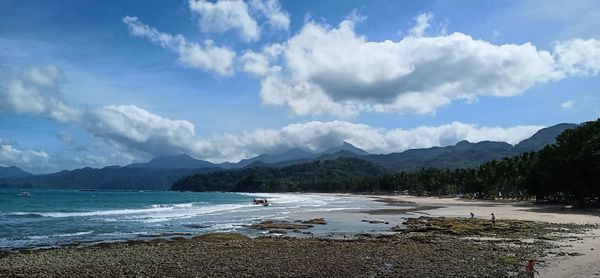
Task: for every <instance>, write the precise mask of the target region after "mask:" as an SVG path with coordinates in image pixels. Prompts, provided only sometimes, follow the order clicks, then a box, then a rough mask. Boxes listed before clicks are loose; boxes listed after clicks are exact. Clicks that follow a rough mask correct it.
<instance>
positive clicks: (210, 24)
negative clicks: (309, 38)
mask: <svg viewBox="0 0 600 278" xmlns="http://www.w3.org/2000/svg"><path fill="white" fill-rule="evenodd" d="M188 6H189V8H190V11H192V13H193V14H195V15H197V16H198V26H199V27H200V30H202V31H204V32H216V33H223V32H226V31H229V30H236V31H237V32H238V33H239V35H240V37H241V38H242V39H243V40H244V41H246V42H251V41H257V40H259V39H260V36H261V27H260V26H259V24H258V22H257V21H256V19H255V17H256V16H261V17H263V18H265V19H266V22H267V23H268V24H269V26H271V27H272V28H273V29H280V30H287V29H288V28H289V26H290V16H289V14H288V13H287V12H285V11H284V10H282V9H281V5H280V4H279V1H278V0H251V1H249V2H245V1H242V0H218V1H216V2H209V1H206V0H189V1H188Z"/></svg>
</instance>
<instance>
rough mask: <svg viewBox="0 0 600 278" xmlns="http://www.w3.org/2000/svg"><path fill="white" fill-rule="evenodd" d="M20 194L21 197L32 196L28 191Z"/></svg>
mask: <svg viewBox="0 0 600 278" xmlns="http://www.w3.org/2000/svg"><path fill="white" fill-rule="evenodd" d="M19 196H21V197H29V196H31V193H29V192H28V191H23V192H21V193H19Z"/></svg>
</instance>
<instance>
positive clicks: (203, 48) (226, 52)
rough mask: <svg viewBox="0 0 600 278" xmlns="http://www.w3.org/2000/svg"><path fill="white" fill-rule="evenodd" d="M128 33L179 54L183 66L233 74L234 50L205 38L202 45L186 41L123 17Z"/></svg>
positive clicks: (135, 19) (133, 19)
mask: <svg viewBox="0 0 600 278" xmlns="http://www.w3.org/2000/svg"><path fill="white" fill-rule="evenodd" d="M123 23H125V24H126V25H127V27H128V29H129V33H130V34H131V35H133V36H136V37H142V38H146V39H148V40H150V41H151V42H153V43H156V44H158V45H160V46H161V47H163V48H165V49H168V50H171V51H173V52H175V53H177V54H179V59H178V61H179V62H180V63H181V64H182V65H185V66H189V67H192V68H199V69H204V70H211V71H214V72H216V73H218V74H220V75H232V74H233V62H234V59H235V56H236V55H235V52H234V51H233V50H231V49H229V48H227V47H221V46H215V45H214V43H213V41H211V40H206V41H205V42H204V45H199V44H197V43H193V42H189V41H187V40H186V39H185V38H184V37H183V36H182V35H171V34H167V33H162V32H159V31H158V30H156V29H155V28H152V27H150V26H148V25H146V24H143V23H142V22H141V21H140V20H139V19H138V18H137V17H129V16H127V17H124V18H123Z"/></svg>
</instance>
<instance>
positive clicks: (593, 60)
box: [554, 39, 600, 75]
mask: <svg viewBox="0 0 600 278" xmlns="http://www.w3.org/2000/svg"><path fill="white" fill-rule="evenodd" d="M554 53H555V56H556V57H557V60H558V64H559V66H560V67H561V69H562V70H563V71H564V72H565V73H567V74H570V75H597V74H598V72H600V41H599V40H595V39H589V40H582V39H574V40H570V41H563V42H558V43H556V45H555V47H554Z"/></svg>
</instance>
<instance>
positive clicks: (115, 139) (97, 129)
mask: <svg viewBox="0 0 600 278" xmlns="http://www.w3.org/2000/svg"><path fill="white" fill-rule="evenodd" d="M82 125H83V126H84V128H85V129H86V130H88V131H89V132H91V133H92V134H94V135H95V136H97V137H100V138H103V139H105V140H108V141H110V142H111V143H114V144H116V145H118V146H119V147H121V148H123V149H125V150H131V151H141V152H144V153H146V154H152V155H165V154H174V153H190V152H199V151H203V150H204V149H205V148H206V147H207V146H206V145H205V144H204V143H203V142H202V140H200V139H199V138H197V137H196V134H195V127H194V125H193V124H192V123H190V122H188V121H185V120H171V119H169V118H165V117H161V116H159V115H156V114H152V113H150V112H148V111H146V110H144V109H141V108H139V107H136V106H133V105H120V106H114V105H113V106H105V107H101V108H97V109H93V110H90V111H88V112H87V113H86V115H85V120H84V121H82Z"/></svg>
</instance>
